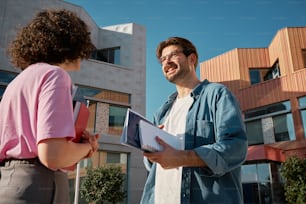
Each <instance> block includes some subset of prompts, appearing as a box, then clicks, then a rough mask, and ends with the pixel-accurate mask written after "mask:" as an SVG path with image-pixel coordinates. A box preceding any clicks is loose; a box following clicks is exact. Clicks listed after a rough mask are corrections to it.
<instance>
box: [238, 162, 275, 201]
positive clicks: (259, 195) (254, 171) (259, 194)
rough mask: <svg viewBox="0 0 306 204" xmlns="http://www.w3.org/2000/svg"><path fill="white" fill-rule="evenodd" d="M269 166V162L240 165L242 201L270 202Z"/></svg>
mask: <svg viewBox="0 0 306 204" xmlns="http://www.w3.org/2000/svg"><path fill="white" fill-rule="evenodd" d="M269 166H270V165H269V163H262V164H249V165H243V166H242V168H241V174H242V183H243V195H244V196H243V197H244V203H272V196H273V195H272V191H271V190H272V189H271V175H270V167H269Z"/></svg>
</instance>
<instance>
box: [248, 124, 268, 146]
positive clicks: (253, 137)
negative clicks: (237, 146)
mask: <svg viewBox="0 0 306 204" xmlns="http://www.w3.org/2000/svg"><path fill="white" fill-rule="evenodd" d="M245 126H246V134H247V137H248V145H258V144H263V143H264V139H263V133H262V125H261V120H254V121H250V122H246V123H245Z"/></svg>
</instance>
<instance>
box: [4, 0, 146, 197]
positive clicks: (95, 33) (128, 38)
mask: <svg viewBox="0 0 306 204" xmlns="http://www.w3.org/2000/svg"><path fill="white" fill-rule="evenodd" d="M44 8H66V9H69V10H72V11H74V12H76V13H77V14H78V15H79V16H80V17H81V18H82V19H83V20H84V21H86V23H87V24H88V25H89V26H90V29H91V37H92V40H93V43H94V44H95V46H96V47H97V48H98V49H102V48H110V47H117V46H118V47H120V63H121V65H115V64H110V63H106V62H101V61H97V60H91V59H90V60H88V61H83V62H82V64H81V70H80V71H78V72H71V73H70V76H71V78H72V80H73V82H74V83H76V84H81V85H87V86H91V87H96V88H102V89H108V90H113V91H119V92H123V93H128V94H130V95H131V106H132V109H134V110H135V111H137V112H139V113H141V114H142V115H145V104H146V101H145V100H146V97H145V94H146V92H145V90H146V54H145V53H146V52H145V49H146V30H145V28H144V27H143V26H141V25H137V24H134V23H127V24H121V25H113V26H108V27H103V28H100V27H98V26H97V25H96V23H95V22H94V21H93V19H92V18H91V17H90V16H89V15H88V13H87V12H86V11H85V10H84V9H83V8H81V7H79V6H77V5H73V4H70V3H68V2H64V1H62V0H14V1H12V0H1V1H0V70H7V71H12V72H19V70H17V69H14V68H13V67H12V65H11V64H10V62H9V59H8V57H7V54H6V49H7V47H8V44H9V42H10V41H11V40H12V39H13V38H14V37H15V35H16V31H17V29H18V28H20V27H22V26H23V25H25V24H26V23H28V22H29V21H30V20H31V19H32V18H33V17H34V15H35V14H36V13H37V12H38V11H39V10H41V9H44ZM101 12H103V11H101ZM119 139H120V138H119V137H118V136H110V135H104V134H102V135H101V139H100V142H101V145H100V149H102V150H103V151H119V152H125V153H127V154H129V155H130V157H129V166H128V168H129V172H128V179H129V192H128V193H129V195H128V196H129V200H128V203H139V201H140V198H141V194H142V190H143V186H144V183H145V180H146V171H145V169H144V166H143V163H142V154H141V153H140V152H139V151H137V150H134V149H131V148H128V147H125V146H122V145H120V141H119ZM131 181H132V182H131Z"/></svg>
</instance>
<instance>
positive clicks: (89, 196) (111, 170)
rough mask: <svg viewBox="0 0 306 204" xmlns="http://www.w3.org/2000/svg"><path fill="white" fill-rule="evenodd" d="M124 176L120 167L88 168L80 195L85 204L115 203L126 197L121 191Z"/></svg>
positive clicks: (124, 192)
mask: <svg viewBox="0 0 306 204" xmlns="http://www.w3.org/2000/svg"><path fill="white" fill-rule="evenodd" d="M124 180H125V174H123V173H122V172H121V167H120V166H104V167H98V168H94V169H91V168H88V169H87V175H86V176H85V178H84V179H83V180H82V182H81V187H80V194H81V196H82V198H84V199H85V200H86V201H87V202H90V203H96V204H102V203H103V201H108V202H110V203H113V204H115V203H117V202H120V201H123V200H124V198H125V197H126V191H124V190H123V186H122V185H123V182H124Z"/></svg>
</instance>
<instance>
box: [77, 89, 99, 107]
mask: <svg viewBox="0 0 306 204" xmlns="http://www.w3.org/2000/svg"><path fill="white" fill-rule="evenodd" d="M101 92H102V90H101V89H97V88H92V87H85V86H77V92H76V94H75V96H74V99H73V100H76V101H82V102H85V103H86V100H85V98H84V96H87V97H93V98H99V97H97V95H98V94H100V93H101Z"/></svg>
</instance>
